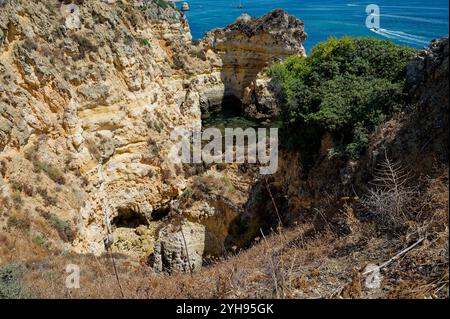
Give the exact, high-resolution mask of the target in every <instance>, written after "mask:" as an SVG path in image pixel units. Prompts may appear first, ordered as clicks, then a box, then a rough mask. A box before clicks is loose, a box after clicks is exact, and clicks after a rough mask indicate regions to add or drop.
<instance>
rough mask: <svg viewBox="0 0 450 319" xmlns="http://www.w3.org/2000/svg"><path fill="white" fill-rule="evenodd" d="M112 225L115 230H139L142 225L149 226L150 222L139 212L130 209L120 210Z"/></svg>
mask: <svg viewBox="0 0 450 319" xmlns="http://www.w3.org/2000/svg"><path fill="white" fill-rule="evenodd" d="M111 224H112V226H113V227H114V228H137V227H139V226H141V225H144V226H148V221H147V219H146V218H145V216H144V215H143V214H141V213H139V212H136V211H134V210H132V209H130V208H119V209H118V210H117V216H116V217H114V218H113V220H112V222H111Z"/></svg>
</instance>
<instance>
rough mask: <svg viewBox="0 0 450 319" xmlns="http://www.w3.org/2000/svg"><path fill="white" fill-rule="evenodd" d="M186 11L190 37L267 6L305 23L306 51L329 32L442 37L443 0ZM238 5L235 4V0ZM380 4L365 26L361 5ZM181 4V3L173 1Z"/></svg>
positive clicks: (416, 41)
mask: <svg viewBox="0 0 450 319" xmlns="http://www.w3.org/2000/svg"><path fill="white" fill-rule="evenodd" d="M187 2H188V3H189V6H190V9H191V10H190V11H189V12H186V16H187V18H188V21H189V25H190V27H191V31H192V36H193V38H194V39H199V38H202V37H203V35H204V33H205V32H207V31H209V30H212V29H214V28H222V27H225V26H227V25H228V24H230V23H232V22H234V21H235V20H236V18H237V17H238V16H240V15H241V14H242V13H248V14H250V15H251V16H261V15H264V14H265V13H267V12H269V11H271V10H273V9H278V8H281V9H284V10H286V11H287V12H289V13H290V14H292V15H295V16H296V17H297V18H299V19H301V20H303V21H304V22H305V31H306V32H307V33H308V39H307V40H306V42H305V43H304V46H305V48H306V49H307V50H308V51H310V49H311V48H312V47H314V46H315V45H316V44H317V43H319V42H322V41H325V40H326V39H328V38H329V37H332V36H334V37H342V36H375V37H377V38H381V39H390V40H392V41H394V42H396V43H399V44H404V45H409V46H412V47H416V48H422V47H424V46H426V45H427V43H429V41H430V40H432V39H434V38H439V37H443V36H448V28H449V3H448V0H428V1H423V0H408V1H406V0H372V1H356V2H353V1H348V0H347V1H342V0H341V1H339V0H291V1H288V0H242V1H239V0H187ZM240 2H241V3H242V5H243V8H241V9H240V8H239V3H240ZM368 4H376V5H378V6H379V8H380V28H377V29H372V30H371V29H369V28H367V27H366V17H367V13H366V6H367V5H368ZM177 6H178V7H180V6H181V2H178V3H177Z"/></svg>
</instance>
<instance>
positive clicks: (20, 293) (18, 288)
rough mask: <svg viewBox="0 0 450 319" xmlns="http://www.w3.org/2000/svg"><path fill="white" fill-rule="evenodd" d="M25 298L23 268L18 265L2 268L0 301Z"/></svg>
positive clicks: (0, 271) (0, 267)
mask: <svg viewBox="0 0 450 319" xmlns="http://www.w3.org/2000/svg"><path fill="white" fill-rule="evenodd" d="M23 297H24V287H23V282H22V268H21V267H20V266H19V265H17V264H7V265H3V266H0V299H17V298H23Z"/></svg>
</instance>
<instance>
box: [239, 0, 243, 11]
mask: <svg viewBox="0 0 450 319" xmlns="http://www.w3.org/2000/svg"><path fill="white" fill-rule="evenodd" d="M238 8H239V9H243V8H244V5H243V4H242V1H239V5H238Z"/></svg>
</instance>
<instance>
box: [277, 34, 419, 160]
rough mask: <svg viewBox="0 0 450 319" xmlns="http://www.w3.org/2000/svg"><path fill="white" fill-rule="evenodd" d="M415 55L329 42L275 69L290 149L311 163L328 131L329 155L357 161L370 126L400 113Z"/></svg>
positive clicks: (367, 42)
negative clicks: (332, 145)
mask: <svg viewBox="0 0 450 319" xmlns="http://www.w3.org/2000/svg"><path fill="white" fill-rule="evenodd" d="M414 52H415V51H414V49H411V48H408V47H404V46H399V45H396V44H393V43H391V42H389V41H382V40H377V39H374V38H342V39H334V38H332V39H329V40H328V41H326V42H324V43H321V44H319V45H318V46H317V47H316V48H314V49H313V50H312V52H311V54H310V56H309V57H307V58H303V57H299V56H293V57H291V58H289V59H287V60H286V61H285V62H284V63H283V64H277V65H274V66H273V67H272V68H271V75H272V76H274V77H275V78H277V79H278V80H280V81H281V83H282V86H283V93H284V103H283V104H284V106H283V110H282V116H283V121H284V124H285V125H284V128H285V133H286V139H287V141H288V146H291V147H295V148H297V149H299V150H300V152H301V154H302V157H303V163H304V164H306V165H308V164H311V163H312V160H313V157H314V155H315V154H316V153H317V150H318V148H319V147H320V142H321V138H322V136H323V134H324V133H325V132H329V133H330V134H331V136H332V137H333V141H334V148H333V149H332V150H329V152H330V153H329V154H333V155H337V154H340V155H345V156H349V157H351V158H357V157H358V156H359V155H361V153H362V152H364V150H365V148H366V146H367V144H368V141H369V139H368V138H369V134H370V133H371V132H372V131H373V130H374V128H375V127H376V126H377V125H378V124H380V123H382V122H384V121H386V120H387V119H389V118H390V117H391V116H392V115H393V114H394V113H395V112H398V111H400V110H401V109H402V107H403V105H404V98H405V94H404V93H403V87H404V81H405V74H406V64H407V62H408V61H409V60H410V59H411V58H412V56H413V54H414Z"/></svg>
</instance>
